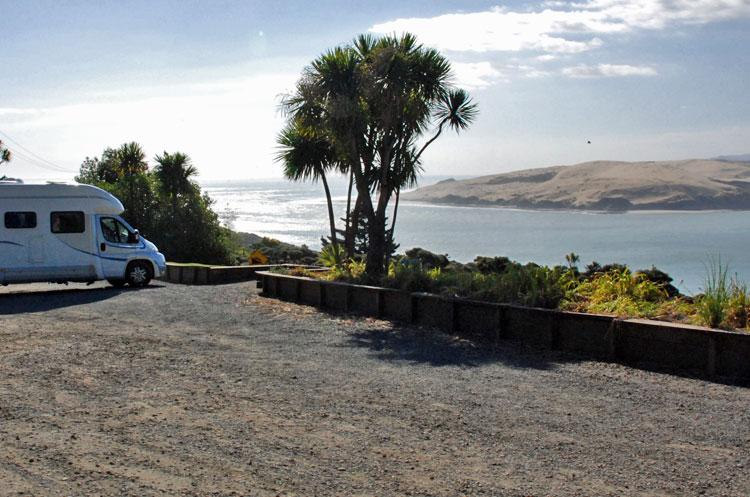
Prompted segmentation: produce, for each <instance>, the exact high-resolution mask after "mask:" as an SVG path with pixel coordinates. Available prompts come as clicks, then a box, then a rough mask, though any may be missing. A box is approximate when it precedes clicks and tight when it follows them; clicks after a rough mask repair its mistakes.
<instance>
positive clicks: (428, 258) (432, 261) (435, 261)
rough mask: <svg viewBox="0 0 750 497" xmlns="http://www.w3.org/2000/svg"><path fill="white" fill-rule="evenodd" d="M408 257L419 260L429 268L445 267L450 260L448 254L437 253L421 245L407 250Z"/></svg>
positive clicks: (423, 265)
mask: <svg viewBox="0 0 750 497" xmlns="http://www.w3.org/2000/svg"><path fill="white" fill-rule="evenodd" d="M406 257H407V258H408V259H411V260H415V261H419V263H420V264H421V265H422V267H424V268H427V269H432V268H436V267H440V268H443V267H445V266H447V265H448V263H449V262H450V261H449V260H448V256H447V255H443V254H435V253H433V252H430V251H429V250H425V249H422V248H419V247H416V248H413V249H409V250H407V251H406Z"/></svg>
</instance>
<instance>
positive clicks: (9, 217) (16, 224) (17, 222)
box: [5, 212, 36, 230]
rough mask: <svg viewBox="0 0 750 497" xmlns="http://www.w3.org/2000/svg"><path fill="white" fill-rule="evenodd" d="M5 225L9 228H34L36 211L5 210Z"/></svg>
mask: <svg viewBox="0 0 750 497" xmlns="http://www.w3.org/2000/svg"><path fill="white" fill-rule="evenodd" d="M5 227H6V228H7V229H9V230H15V229H28V228H36V212H6V213H5Z"/></svg>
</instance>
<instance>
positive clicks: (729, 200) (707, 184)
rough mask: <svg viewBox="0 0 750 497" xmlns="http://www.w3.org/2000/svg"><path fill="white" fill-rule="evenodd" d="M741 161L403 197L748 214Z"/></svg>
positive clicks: (590, 172) (748, 191)
mask: <svg viewBox="0 0 750 497" xmlns="http://www.w3.org/2000/svg"><path fill="white" fill-rule="evenodd" d="M735 157H736V158H735ZM739 157H742V158H744V157H745V156H733V157H732V160H727V159H728V158H724V157H721V158H716V159H693V160H679V161H649V162H618V161H594V162H584V163H581V164H576V165H573V166H553V167H546V168H541V169H526V170H523V171H513V172H510V173H504V174H495V175H490V176H481V177H478V178H472V179H467V180H460V181H457V180H454V179H448V180H445V181H441V182H439V183H437V184H434V185H429V186H424V187H422V188H418V189H416V190H414V191H412V192H408V193H405V194H403V195H402V198H403V199H405V200H414V201H421V202H430V203H440V204H454V205H478V206H505V207H515V208H527V209H576V210H593V211H627V210H712V209H732V210H750V162H747V161H743V160H738V159H739ZM748 158H750V156H748Z"/></svg>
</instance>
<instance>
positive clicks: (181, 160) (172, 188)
mask: <svg viewBox="0 0 750 497" xmlns="http://www.w3.org/2000/svg"><path fill="white" fill-rule="evenodd" d="M154 160H155V161H156V166H155V167H154V176H156V179H157V180H158V188H159V193H161V195H162V197H164V198H165V199H167V200H168V201H169V203H170V204H171V206H172V219H173V220H174V219H175V217H176V216H177V204H178V202H179V199H180V197H181V196H184V195H186V194H189V193H192V192H193V191H195V184H194V183H193V177H195V176H197V175H198V169H197V168H196V167H195V166H194V165H193V164H192V162H191V161H190V157H188V156H187V155H185V154H183V153H182V152H175V153H173V154H170V153H168V152H167V151H164V154H163V155H157V156H156V157H154Z"/></svg>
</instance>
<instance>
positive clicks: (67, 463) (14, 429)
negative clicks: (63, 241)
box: [0, 283, 750, 496]
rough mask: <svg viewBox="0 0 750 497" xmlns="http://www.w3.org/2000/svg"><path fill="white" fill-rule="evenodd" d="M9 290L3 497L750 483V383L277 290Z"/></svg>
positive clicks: (559, 490)
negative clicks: (490, 347) (494, 340)
mask: <svg viewBox="0 0 750 497" xmlns="http://www.w3.org/2000/svg"><path fill="white" fill-rule="evenodd" d="M39 288H40V287H36V289H35V290H34V292H32V293H22V294H8V291H14V290H17V289H13V288H12V287H10V289H9V290H0V481H1V482H2V485H1V486H0V494H2V495H35V496H45V495H50V496H52V495H55V496H57V495H112V496H121V495H132V496H150V495H191V496H193V495H195V496H206V495H222V496H223V495H227V496H228V495H252V496H276V495H285V496H286V495H297V496H315V495H318V496H331V495H358V496H365V495H372V496H403V495H422V496H428V495H429V496H457V495H473V496H480V495H486V496H497V495H509V496H521V495H524V496H527V495H534V496H542V495H545V496H546V495H555V496H566V495H618V496H622V495H638V496H646V495H699V494H704V493H705V494H707V495H717V496H721V495H727V496H730V495H731V496H735V495H736V496H743V495H748V494H750V479H748V478H747V477H746V473H747V470H748V468H750V410H748V409H747V406H748V405H750V390H748V389H744V388H741V387H736V386H728V385H719V384H712V383H706V382H703V381H699V380H694V379H690V378H680V377H676V376H670V375H664V374H659V373H654V372H646V371H638V370H632V369H629V368H626V367H623V366H619V365H612V364H600V363H596V362H587V361H579V360H577V359H576V358H574V357H570V356H564V355H560V354H551V353H542V352H539V351H535V350H525V349H521V348H519V347H518V346H517V345H514V344H512V343H506V344H503V345H502V346H500V347H499V348H498V349H496V350H494V351H486V350H483V349H482V348H480V347H477V346H475V345H474V344H472V343H470V342H467V341H463V340H458V339H455V338H454V337H451V336H448V335H444V334H439V333H435V332H430V331H425V330H420V329H415V328H408V327H397V326H393V325H391V324H389V323H385V322H381V321H374V320H360V319H350V318H348V317H346V316H330V315H326V314H323V313H320V312H318V311H316V310H314V309H311V308H306V307H299V306H296V305H291V304H284V303H279V302H276V301H272V300H267V299H263V298H261V297H259V296H258V295H257V290H256V289H255V288H254V285H253V284H236V285H226V286H218V287H188V286H177V285H164V284H161V283H158V284H156V285H154V286H152V287H150V288H147V289H143V290H139V291H127V290H126V291H120V290H114V289H109V288H102V287H100V286H98V285H97V286H95V287H80V288H79V289H76V290H73V291H71V290H67V291H60V292H49V291H48V289H47V288H48V287H47V286H46V285H45V286H42V287H41V291H40V290H39Z"/></svg>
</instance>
